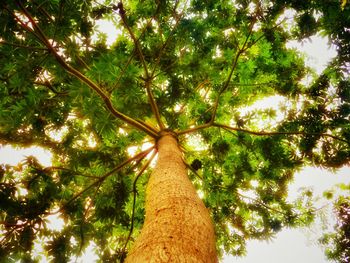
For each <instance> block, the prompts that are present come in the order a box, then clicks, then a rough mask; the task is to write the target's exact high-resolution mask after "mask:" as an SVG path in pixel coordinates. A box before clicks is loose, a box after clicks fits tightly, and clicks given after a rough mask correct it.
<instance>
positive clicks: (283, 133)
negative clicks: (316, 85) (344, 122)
mask: <svg viewBox="0 0 350 263" xmlns="http://www.w3.org/2000/svg"><path fill="white" fill-rule="evenodd" d="M210 127H218V128H223V129H224V130H228V131H236V132H244V133H248V134H252V135H256V136H273V135H316V136H322V137H329V138H332V139H335V140H338V141H342V142H345V143H347V144H350V142H349V141H347V140H345V139H342V138H340V137H338V136H335V135H333V134H328V133H319V132H303V131H290V132H287V131H286V132H266V131H252V130H248V129H242V128H237V127H231V126H229V125H225V124H220V123H217V122H214V123H210V122H209V123H206V124H203V125H198V126H196V127H193V128H189V129H186V130H182V131H179V132H177V135H184V134H189V133H193V132H196V131H199V130H203V129H206V128H210Z"/></svg>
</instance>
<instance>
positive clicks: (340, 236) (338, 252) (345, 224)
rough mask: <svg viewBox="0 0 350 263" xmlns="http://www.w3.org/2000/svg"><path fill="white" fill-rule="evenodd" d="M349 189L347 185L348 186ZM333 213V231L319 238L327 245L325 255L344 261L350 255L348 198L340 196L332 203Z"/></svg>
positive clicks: (349, 206) (349, 209)
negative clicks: (334, 219)
mask: <svg viewBox="0 0 350 263" xmlns="http://www.w3.org/2000/svg"><path fill="white" fill-rule="evenodd" d="M348 189H349V187H348ZM334 214H335V216H336V219H337V223H336V225H335V226H334V229H335V231H334V232H332V233H327V234H325V235H324V236H323V237H322V238H321V239H320V242H321V244H323V245H325V246H326V247H327V249H326V255H327V257H328V258H329V259H330V260H334V261H336V262H340V263H345V262H348V261H349V257H350V234H349V233H350V225H349V217H350V198H349V197H340V198H339V199H338V200H337V201H336V203H335V205H334Z"/></svg>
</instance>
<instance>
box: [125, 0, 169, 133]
mask: <svg viewBox="0 0 350 263" xmlns="http://www.w3.org/2000/svg"><path fill="white" fill-rule="evenodd" d="M118 9H119V15H120V17H121V19H122V21H123V25H124V27H125V28H126V29H127V31H128V32H129V35H130V37H131V39H132V40H133V42H134V45H135V48H136V52H137V54H138V56H139V58H140V60H141V64H142V66H143V69H144V72H145V78H144V80H145V88H146V92H147V96H148V100H149V102H150V105H151V109H152V112H153V114H154V116H155V118H156V120H157V123H158V125H159V127H160V129H161V130H164V128H165V125H164V123H163V121H162V120H161V117H160V113H159V109H158V106H157V103H156V101H155V99H154V95H153V92H152V90H151V81H152V77H151V75H150V74H149V72H148V67H147V63H146V60H145V56H144V55H143V52H142V49H141V45H140V41H139V40H138V39H137V38H136V36H135V34H134V32H133V31H132V30H131V28H130V26H129V25H128V23H127V21H126V12H125V9H124V7H123V3H122V2H121V1H120V2H119V3H118ZM152 19H153V18H151V20H152ZM151 20H150V21H151ZM147 24H148V23H147Z"/></svg>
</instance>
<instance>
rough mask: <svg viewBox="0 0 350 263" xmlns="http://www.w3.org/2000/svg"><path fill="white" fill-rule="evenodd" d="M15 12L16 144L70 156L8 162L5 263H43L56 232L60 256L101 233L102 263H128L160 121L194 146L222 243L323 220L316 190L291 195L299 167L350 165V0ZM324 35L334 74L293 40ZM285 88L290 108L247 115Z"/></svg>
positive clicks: (2, 127) (239, 244) (70, 5)
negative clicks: (308, 59)
mask: <svg viewBox="0 0 350 263" xmlns="http://www.w3.org/2000/svg"><path fill="white" fill-rule="evenodd" d="M0 8H1V9H0V12H1V13H0V39H1V42H0V44H1V45H0V64H1V65H2V66H1V68H0V93H1V94H0V142H1V143H2V144H11V145H14V146H21V147H25V146H29V145H37V146H41V147H43V148H46V149H49V150H50V151H51V152H52V153H53V155H54V158H53V163H52V166H51V167H42V166H41V165H40V163H38V161H37V160H36V159H35V158H34V157H28V158H27V159H26V160H25V161H24V162H23V163H22V164H21V165H19V166H16V167H11V166H4V165H3V166H2V167H1V171H0V180H1V183H0V197H1V200H2V201H1V204H0V207H1V210H0V211H1V212H0V222H1V233H2V237H1V240H0V242H1V248H0V257H1V258H4V259H6V260H13V261H16V260H17V259H23V260H27V261H30V260H32V261H34V260H35V258H34V256H33V255H32V250H33V249H34V243H35V242H37V241H38V240H42V241H45V245H44V249H45V256H48V257H49V258H51V259H54V261H57V262H64V261H67V260H68V259H69V258H70V257H72V256H75V255H80V254H81V253H82V251H84V249H85V248H86V246H87V245H88V244H89V243H90V242H94V243H95V244H96V246H97V249H96V253H97V254H98V255H99V257H100V258H101V261H103V262H108V261H115V260H123V258H124V257H125V255H126V254H127V251H128V249H129V248H130V246H131V243H132V241H133V240H134V239H135V238H136V236H137V234H138V231H136V230H138V229H140V227H141V226H142V223H143V213H144V198H145V195H144V193H145V191H144V189H145V186H146V184H147V181H148V175H149V173H150V171H151V170H152V167H151V166H147V165H148V164H149V163H150V160H149V158H151V157H150V156H151V155H152V154H151V152H155V149H154V146H151V145H154V143H155V141H156V140H157V139H158V138H159V136H160V134H161V133H160V131H165V130H170V131H172V132H173V133H175V134H176V136H177V137H178V139H179V141H180V144H181V146H182V150H183V153H184V160H185V162H186V163H187V166H188V168H189V169H190V171H191V172H190V174H189V176H190V179H191V180H192V183H193V185H194V186H195V187H196V188H197V190H198V193H199V194H200V196H201V197H202V199H203V201H204V203H205V205H206V207H207V208H208V209H209V211H210V214H211V217H212V220H213V222H214V223H215V232H216V237H217V248H218V250H219V253H222V252H223V251H224V250H225V251H226V252H228V253H232V254H236V255H242V254H244V251H245V241H246V240H248V239H251V238H256V239H267V238H270V237H273V235H274V233H276V232H277V231H279V230H280V229H281V228H283V227H295V226H300V225H305V224H308V223H309V222H310V221H311V220H312V219H313V216H314V213H315V209H314V207H313V204H312V203H311V202H310V198H309V197H310V195H309V193H307V192H306V193H305V194H304V195H303V196H301V197H300V199H298V200H297V201H296V202H295V203H289V202H287V199H286V197H287V194H288V193H287V186H288V183H289V182H290V180H291V179H292V178H293V173H294V171H296V170H297V169H298V168H300V167H301V166H302V165H304V164H314V165H317V166H323V167H328V168H334V169H335V168H338V167H341V166H342V165H344V164H348V163H349V159H350V146H349V141H350V125H349V115H350V88H349V60H350V57H349V50H350V48H349V43H350V41H349V38H350V37H349V27H350V21H349V20H350V8H349V4H347V3H346V1H343V2H342V3H341V2H339V1H326V0H324V1H281V0H279V1H274V2H270V1H196V0H193V1H190V0H188V1H180V0H179V1H132V0H131V1H125V2H113V1H102V2H101V1H90V0H85V1H83V0H57V1H41V0H35V1H20V0H15V1H10V0H5V1H2V2H1V4H0ZM288 10H289V11H293V12H295V16H294V18H293V19H286V18H285V16H284V14H285V12H287V11H288ZM101 19H107V20H109V21H111V22H112V23H113V24H114V25H115V27H116V28H118V30H119V34H118V35H117V36H116V41H115V43H113V44H112V45H107V43H106V36H105V35H104V34H102V33H98V30H97V27H96V22H97V21H99V20H101ZM288 24H290V26H291V30H287V27H286V25H288ZM316 33H320V34H324V35H326V36H328V37H329V39H330V41H332V43H334V44H336V45H337V48H338V56H337V57H336V58H335V59H334V60H333V61H332V62H331V64H330V65H329V66H328V67H327V68H326V69H325V70H324V71H323V73H322V74H321V75H319V76H318V75H315V74H313V73H312V70H311V69H310V68H307V67H306V66H305V65H304V63H303V59H302V56H300V55H299V54H298V52H297V51H296V50H291V49H287V48H286V43H287V42H288V41H289V40H292V39H299V40H304V39H307V38H308V37H310V36H311V35H314V34H316ZM312 74H313V76H314V80H313V82H312V83H311V84H310V85H305V84H303V83H304V82H303V79H304V78H305V77H306V76H308V75H312ZM275 95H279V96H282V97H283V100H284V105H283V107H281V109H280V110H279V111H278V112H276V110H273V109H267V110H256V111H250V112H249V113H246V114H245V113H243V109H244V108H245V107H247V106H249V105H252V104H253V103H254V102H256V101H258V100H260V99H263V98H266V97H271V96H275ZM55 134H56V136H55ZM146 144H149V145H150V148H149V149H145V148H146V147H145V145H146ZM142 146H144V148H142ZM131 149H136V151H135V153H133V154H129V152H131ZM147 156H148V157H147ZM152 156H153V155H152ZM147 158H148V159H147ZM51 214H56V215H59V216H60V217H62V218H64V220H65V223H66V224H65V226H64V228H63V229H62V230H61V231H55V230H50V229H49V228H47V227H46V226H47V220H46V218H47V216H48V215H51Z"/></svg>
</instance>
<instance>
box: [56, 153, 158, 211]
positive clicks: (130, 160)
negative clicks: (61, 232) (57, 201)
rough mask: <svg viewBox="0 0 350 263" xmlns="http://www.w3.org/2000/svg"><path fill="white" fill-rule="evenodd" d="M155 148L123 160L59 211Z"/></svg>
mask: <svg viewBox="0 0 350 263" xmlns="http://www.w3.org/2000/svg"><path fill="white" fill-rule="evenodd" d="M154 147H155V146H152V147H150V148H148V149H147V150H145V151H142V152H140V153H138V154H136V155H135V156H133V157H131V158H129V159H127V160H125V161H124V162H122V163H121V164H119V165H118V166H117V167H115V168H114V169H112V170H111V171H109V172H108V173H106V174H104V175H103V176H101V177H99V179H98V180H96V181H95V182H93V183H92V184H90V185H89V186H88V187H86V188H85V189H84V190H82V191H80V192H79V193H77V194H76V195H74V196H73V197H72V198H71V199H70V200H69V201H68V202H66V203H65V204H64V205H63V206H62V207H61V208H60V209H59V210H58V212H59V211H61V210H62V209H63V208H64V207H66V206H67V205H68V204H70V203H71V202H73V201H74V200H76V199H77V198H78V197H80V196H81V195H82V194H83V193H85V192H86V191H88V190H90V189H91V188H92V187H94V186H95V185H98V184H101V183H102V182H103V181H104V180H106V179H107V178H108V177H109V176H111V175H112V174H114V173H116V172H118V171H119V170H121V169H122V168H123V167H124V166H126V165H127V164H129V163H131V162H132V161H135V160H138V159H140V158H145V157H146V156H147V154H149V153H150V152H151V151H152V150H153V149H154Z"/></svg>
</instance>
